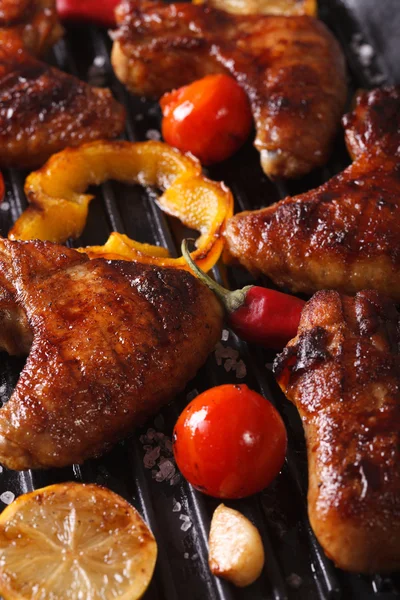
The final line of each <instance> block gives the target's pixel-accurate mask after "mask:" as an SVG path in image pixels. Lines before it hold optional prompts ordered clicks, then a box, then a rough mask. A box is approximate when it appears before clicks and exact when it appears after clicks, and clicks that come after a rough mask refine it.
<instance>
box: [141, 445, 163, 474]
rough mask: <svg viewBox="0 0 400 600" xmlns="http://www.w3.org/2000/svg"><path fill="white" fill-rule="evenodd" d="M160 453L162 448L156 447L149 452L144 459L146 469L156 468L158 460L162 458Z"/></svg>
mask: <svg viewBox="0 0 400 600" xmlns="http://www.w3.org/2000/svg"><path fill="white" fill-rule="evenodd" d="M160 452H161V448H160V446H156V447H155V448H151V450H147V452H146V454H145V455H144V458H143V464H144V466H145V469H152V468H153V467H154V466H155V464H156V462H157V460H158V458H159V457H160Z"/></svg>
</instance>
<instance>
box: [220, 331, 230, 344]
mask: <svg viewBox="0 0 400 600" xmlns="http://www.w3.org/2000/svg"><path fill="white" fill-rule="evenodd" d="M221 340H222V341H223V342H227V341H228V340H229V331H228V330H227V329H223V330H222V336H221Z"/></svg>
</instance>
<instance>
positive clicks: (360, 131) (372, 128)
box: [343, 85, 400, 159]
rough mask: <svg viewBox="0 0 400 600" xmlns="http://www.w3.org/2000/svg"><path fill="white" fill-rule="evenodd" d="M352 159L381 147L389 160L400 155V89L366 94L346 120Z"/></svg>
mask: <svg viewBox="0 0 400 600" xmlns="http://www.w3.org/2000/svg"><path fill="white" fill-rule="evenodd" d="M343 125H344V128H345V131H346V144H347V148H348V150H349V153H350V155H351V156H352V158H354V159H355V158H358V157H359V156H360V155H361V154H363V152H366V151H372V150H374V148H376V147H377V146H379V147H380V148H381V149H382V150H383V151H385V152H386V153H387V154H388V155H389V156H393V155H394V154H396V152H397V153H398V154H400V85H397V86H388V87H382V88H377V89H375V90H370V91H368V92H367V91H363V92H361V93H360V94H358V95H357V99H356V106H355V108H354V111H353V112H352V113H349V114H348V115H345V116H344V117H343Z"/></svg>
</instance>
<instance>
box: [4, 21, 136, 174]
mask: <svg viewBox="0 0 400 600" xmlns="http://www.w3.org/2000/svg"><path fill="white" fill-rule="evenodd" d="M21 44H22V43H21V40H20V38H19V37H18V36H17V35H14V34H11V33H5V32H4V31H3V32H1V31H0V166H1V167H18V168H22V167H24V168H34V167H38V166H41V165H42V164H43V163H44V162H45V161H46V160H47V159H48V158H49V157H50V156H51V155H52V154H54V153H55V152H58V151H59V150H62V149H64V148H65V147H67V146H78V145H80V144H82V143H84V142H87V141H91V140H95V139H99V138H107V139H108V138H113V137H116V136H117V135H118V134H119V133H121V131H122V130H123V127H124V121H125V111H124V108H123V107H122V106H121V105H120V104H119V103H118V102H116V101H115V100H114V98H113V97H112V94H111V92H110V91H109V90H103V89H99V88H93V87H91V86H89V85H87V84H86V83H84V82H83V81H80V80H79V79H77V78H76V77H72V76H71V75H67V74H66V73H62V72H61V71H59V70H58V69H54V68H53V67H50V66H49V65H47V64H45V63H43V62H40V61H39V60H38V59H36V58H34V57H32V56H31V55H29V54H28V53H27V52H26V51H25V50H23V49H22V47H21Z"/></svg>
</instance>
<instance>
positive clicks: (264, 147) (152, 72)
mask: <svg viewBox="0 0 400 600" xmlns="http://www.w3.org/2000/svg"><path fill="white" fill-rule="evenodd" d="M117 21H118V24H119V29H118V30H117V31H116V32H115V33H114V40H115V42H114V47H113V52H112V62H113V66H114V69H115V72H116V74H117V76H118V77H119V79H120V80H121V81H122V82H123V83H125V84H126V85H127V87H128V88H129V89H130V90H131V91H132V92H134V93H139V94H145V95H151V96H160V95H161V94H162V93H164V92H166V91H168V90H171V89H172V88H176V87H179V86H182V85H185V84H188V83H190V82H192V81H194V80H195V79H198V78H200V77H203V76H205V75H208V74H210V73H220V72H228V73H230V74H231V75H233V76H234V77H235V78H236V79H237V80H238V81H239V83H240V84H241V85H242V86H243V87H244V89H245V90H246V92H247V94H248V96H249V99H250V102H251V105H252V111H253V115H254V119H255V125H256V140H255V146H256V147H257V149H258V150H259V151H260V153H261V164H262V167H263V169H264V171H265V173H266V174H267V175H268V176H269V177H272V178H273V177H298V176H301V175H303V174H304V173H307V172H308V171H310V170H311V169H313V168H314V167H316V166H318V165H322V164H324V163H325V162H326V160H327V158H328V154H329V151H330V146H331V142H332V138H333V136H334V134H335V132H336V129H337V125H338V123H339V119H340V116H341V113H342V110H343V106H344V101H345V97H346V83H345V67H344V59H343V55H342V52H341V49H340V47H339V45H338V43H337V42H336V40H335V39H334V38H333V36H332V35H331V33H330V32H329V31H328V30H327V29H326V28H325V26H324V25H323V24H322V23H321V22H319V21H317V20H316V19H314V18H312V17H305V16H303V17H284V16H262V15H248V16H242V15H233V14H228V13H225V12H223V11H219V10H217V9H213V8H209V7H205V6H194V5H192V4H189V3H182V4H171V5H166V4H164V3H162V2H157V1H155V2H150V1H140V0H123V2H122V3H121V4H120V6H119V7H118V9H117Z"/></svg>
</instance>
